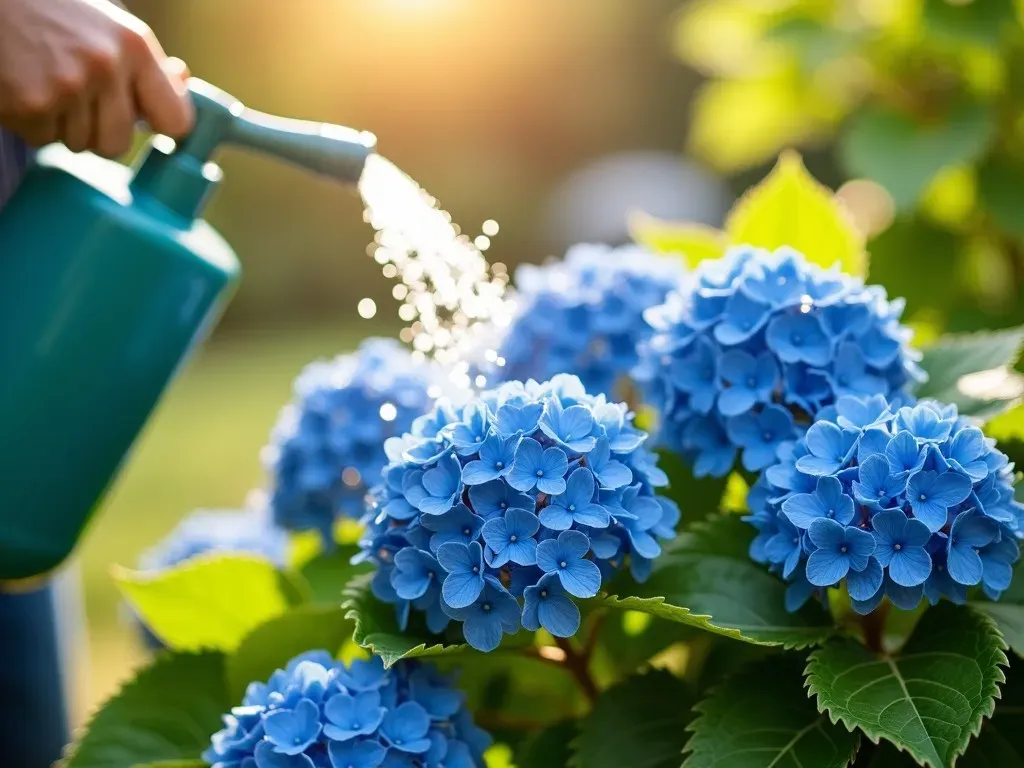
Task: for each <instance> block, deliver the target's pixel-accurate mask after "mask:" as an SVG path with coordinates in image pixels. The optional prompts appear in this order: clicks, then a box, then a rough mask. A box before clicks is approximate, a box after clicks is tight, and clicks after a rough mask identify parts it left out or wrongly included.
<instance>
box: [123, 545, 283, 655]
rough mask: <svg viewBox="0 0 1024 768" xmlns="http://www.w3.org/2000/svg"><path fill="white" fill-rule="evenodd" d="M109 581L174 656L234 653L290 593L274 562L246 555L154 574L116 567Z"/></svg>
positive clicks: (205, 559)
mask: <svg viewBox="0 0 1024 768" xmlns="http://www.w3.org/2000/svg"><path fill="white" fill-rule="evenodd" d="M114 580H115V581H116V582H117V585H118V587H119V588H120V590H121V592H122V594H124V596H125V598H127V600H128V602H130V603H131V604H132V607H134V608H135V610H136V611H137V612H138V614H139V616H140V617H141V618H142V621H143V622H144V623H145V624H146V626H148V627H149V628H150V629H151V630H152V631H153V633H154V634H155V635H156V636H157V637H159V638H160V639H161V640H162V641H163V642H164V643H165V644H166V645H167V646H168V647H169V648H172V649H174V650H179V651H194V650H200V649H204V648H207V649H214V650H220V651H233V650H234V649H235V648H237V647H238V644H239V643H240V642H242V638H243V637H245V636H246V635H247V634H248V633H249V632H250V631H252V630H253V629H255V628H256V627H258V626H259V625H260V624H262V623H263V622H265V621H267V620H268V619H272V618H274V617H275V616H278V615H280V614H281V613H283V612H284V611H285V610H286V609H287V608H288V606H289V603H290V600H289V596H290V595H291V594H293V593H294V588H293V587H291V586H290V584H289V583H288V582H287V581H286V577H285V576H283V575H282V574H281V573H279V572H278V571H277V569H276V568H275V567H274V565H273V563H271V562H270V561H269V560H265V559H262V558H258V557H252V556H245V555H201V556H199V557H196V558H193V559H191V560H186V561H185V562H183V563H181V564H179V565H177V566H175V567H174V568H169V569H167V570H165V571H160V572H159V573H155V574H151V573H142V572H138V571H130V570H128V569H126V568H116V569H115V571H114Z"/></svg>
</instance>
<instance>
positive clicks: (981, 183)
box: [978, 157, 1024, 238]
mask: <svg viewBox="0 0 1024 768" xmlns="http://www.w3.org/2000/svg"><path fill="white" fill-rule="evenodd" d="M1021 189H1024V168H1021V167H1020V166H1019V165H1015V164H1013V163H1012V162H1010V161H1009V160H1007V159H1006V158H1005V157H1000V158H999V159H998V160H995V159H993V160H991V161H989V162H987V163H985V165H983V166H982V167H981V168H980V169H979V170H978V195H979V196H980V197H981V202H982V205H983V206H984V207H985V210H987V211H988V213H989V215H990V216H991V217H992V220H993V221H994V222H995V224H996V226H998V227H999V228H1000V229H1001V230H1003V232H1006V233H1007V234H1010V235H1013V236H1015V237H1018V238H1024V207H1022V206H1021V204H1020V190H1021Z"/></svg>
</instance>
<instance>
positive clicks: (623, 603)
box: [592, 595, 833, 650]
mask: <svg viewBox="0 0 1024 768" xmlns="http://www.w3.org/2000/svg"><path fill="white" fill-rule="evenodd" d="M592 599H593V601H594V602H595V604H596V605H602V606H606V607H608V608H614V609H616V610H621V611H640V612H642V613H647V614H649V615H651V616H654V617H655V618H660V619H665V620H666V621H674V622H676V623H677V624H687V625H690V626H693V627H697V628H698V629H704V630H707V631H708V632H712V633H714V634H716V635H721V636H723V637H728V638H730V639H732V640H739V641H740V642H744V643H749V644H750V645H762V646H768V647H773V648H778V647H782V648H785V649H787V650H800V649H802V648H810V647H813V646H816V645H821V644H822V643H823V642H825V641H826V640H827V639H828V638H829V637H830V635H824V636H823V637H820V638H813V639H808V640H806V641H804V640H796V641H776V640H756V639H754V638H752V637H747V636H746V635H744V634H743V630H741V629H737V628H735V627H722V626H719V625H717V624H715V623H713V619H714V617H713V616H712V615H710V614H705V613H693V611H691V610H690V609H689V608H686V607H684V606H681V605H674V604H673V603H669V602H668V601H667V600H666V598H664V597H634V596H631V595H629V596H626V597H620V596H619V595H600V596H598V597H596V598H592ZM654 605H658V606H661V605H664V606H667V607H668V608H670V609H672V610H673V611H680V612H682V616H683V617H688V618H692V619H694V621H685V620H682V618H680V619H674V618H670V617H669V616H666V615H665V614H664V613H660V612H656V611H649V610H645V608H647V607H649V606H654ZM821 629H822V630H826V629H833V628H831V627H827V626H824V625H823V626H822V627H821Z"/></svg>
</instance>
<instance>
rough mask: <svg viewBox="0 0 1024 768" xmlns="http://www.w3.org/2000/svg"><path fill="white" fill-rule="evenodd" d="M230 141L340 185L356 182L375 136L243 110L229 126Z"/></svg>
mask: <svg viewBox="0 0 1024 768" xmlns="http://www.w3.org/2000/svg"><path fill="white" fill-rule="evenodd" d="M229 140H230V142H231V143H232V144H235V145H237V146H240V147H245V148H247V149H254V150H257V151H259V152H263V153H265V154H267V155H272V156H274V157H277V158H280V159H281V160H287V161H288V162H291V163H294V164H295V165H298V166H300V167H302V168H305V169H307V170H310V171H313V172H314V173H318V174H321V175H323V176H327V177H328V178H331V179H333V180H335V181H338V182H341V183H343V184H357V183H358V182H359V177H360V176H362V173H363V167H364V166H365V165H366V158H367V156H368V155H369V154H370V153H371V152H372V151H373V148H374V146H375V145H376V142H377V139H376V137H375V136H374V135H373V134H372V133H369V132H368V131H357V130H355V129H353V128H346V127H344V126H340V125H332V124H330V123H316V122H312V121H309V120H294V119H291V118H286V117H275V116H273V115H267V114H265V113H263V112H257V111H256V110H253V109H246V110H244V111H243V112H242V114H241V115H240V117H239V119H238V120H237V121H236V122H235V123H234V125H233V126H232V131H231V135H230V137H229Z"/></svg>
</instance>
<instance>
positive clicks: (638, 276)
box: [485, 245, 684, 396]
mask: <svg viewBox="0 0 1024 768" xmlns="http://www.w3.org/2000/svg"><path fill="white" fill-rule="evenodd" d="M683 273H684V271H683V266H682V264H681V262H680V261H679V260H677V259H668V258H664V257H661V256H657V255H655V254H653V253H651V252H650V251H648V250H646V249H644V248H641V247H639V246H635V245H630V246H625V247H621V248H610V247H608V246H604V245H576V246H573V247H572V248H570V249H569V251H568V252H567V253H566V255H565V259H564V260H562V261H555V262H552V263H549V264H545V265H543V266H535V265H531V264H524V265H523V266H521V267H519V269H518V270H516V291H517V310H516V315H515V318H514V319H513V322H512V325H511V326H510V327H509V328H508V329H507V331H506V333H505V335H504V337H503V341H502V342H501V344H500V345H499V349H498V358H499V361H500V362H501V363H503V365H497V366H493V367H490V368H485V370H488V371H493V373H494V375H495V376H496V379H497V380H500V381H511V380H520V381H525V380H526V379H536V380H538V381H543V380H545V379H550V378H551V377H553V376H555V375H556V374H559V373H565V372H567V371H570V372H572V373H574V374H576V375H577V376H579V377H580V380H581V381H582V382H583V385H584V386H585V387H586V389H587V391H588V392H592V393H603V394H606V395H608V396H612V395H613V394H614V393H615V386H616V384H618V383H620V380H621V379H622V378H624V377H625V376H627V375H628V374H629V371H630V370H631V369H632V368H633V366H634V365H636V363H637V352H636V349H637V344H638V342H640V341H641V340H642V339H644V338H646V337H647V336H649V335H650V328H649V327H648V326H647V324H646V323H645V322H644V319H643V313H644V310H645V309H647V308H648V307H653V306H657V305H658V304H661V303H662V302H663V301H664V300H665V296H666V295H667V294H668V292H669V291H671V290H672V289H673V288H675V287H676V286H677V285H678V283H679V280H680V279H681V278H682V275H683Z"/></svg>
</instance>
